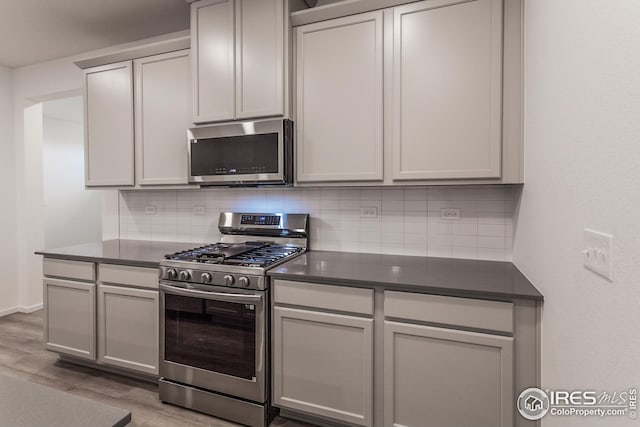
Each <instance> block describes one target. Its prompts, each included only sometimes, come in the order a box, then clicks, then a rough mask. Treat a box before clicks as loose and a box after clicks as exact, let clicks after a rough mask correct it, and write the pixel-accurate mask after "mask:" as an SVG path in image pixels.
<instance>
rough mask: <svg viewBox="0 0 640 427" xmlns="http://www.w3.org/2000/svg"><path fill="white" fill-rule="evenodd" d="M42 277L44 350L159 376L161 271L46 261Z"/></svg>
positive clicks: (88, 263)
mask: <svg viewBox="0 0 640 427" xmlns="http://www.w3.org/2000/svg"><path fill="white" fill-rule="evenodd" d="M43 273H44V276H45V278H44V281H43V283H44V309H45V325H44V343H45V348H47V349H49V350H52V351H55V352H57V353H60V354H63V355H69V356H74V357H76V358H81V359H86V360H90V361H93V362H94V363H93V364H94V365H95V366H96V367H100V366H105V365H109V366H112V367H117V368H125V369H127V370H128V371H135V372H136V373H139V374H146V376H157V375H158V360H159V295H158V271H157V269H155V268H146V267H137V266H129V265H115V264H103V263H98V264H95V263H93V262H85V261H75V260H61V259H54V258H45V259H44V262H43Z"/></svg>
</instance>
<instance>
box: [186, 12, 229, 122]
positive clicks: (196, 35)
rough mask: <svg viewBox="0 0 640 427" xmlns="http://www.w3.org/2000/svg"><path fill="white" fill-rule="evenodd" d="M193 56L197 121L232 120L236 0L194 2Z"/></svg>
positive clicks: (195, 117) (192, 21)
mask: <svg viewBox="0 0 640 427" xmlns="http://www.w3.org/2000/svg"><path fill="white" fill-rule="evenodd" d="M191 55H192V61H193V63H192V72H193V74H192V76H193V101H194V103H193V114H194V119H193V122H194V123H203V122H214V121H221V120H233V118H234V112H235V102H234V99H235V98H234V86H235V84H234V83H235V80H234V73H235V70H234V69H235V65H234V6H233V0H201V1H198V2H195V3H192V4H191Z"/></svg>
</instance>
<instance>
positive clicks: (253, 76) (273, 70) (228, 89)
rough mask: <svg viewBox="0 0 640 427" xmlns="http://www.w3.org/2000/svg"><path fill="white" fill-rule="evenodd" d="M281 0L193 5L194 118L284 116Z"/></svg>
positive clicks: (196, 120)
mask: <svg viewBox="0 0 640 427" xmlns="http://www.w3.org/2000/svg"><path fill="white" fill-rule="evenodd" d="M284 14H285V10H284V6H283V0H261V1H251V0H201V1H197V2H194V3H192V4H191V47H192V52H193V59H192V75H193V122H194V123H206V122H217V121H230V120H234V119H245V118H252V117H264V116H277V115H283V114H284V68H285V66H284V60H285V53H284V50H285V21H284Z"/></svg>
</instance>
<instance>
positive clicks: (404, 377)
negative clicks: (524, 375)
mask: <svg viewBox="0 0 640 427" xmlns="http://www.w3.org/2000/svg"><path fill="white" fill-rule="evenodd" d="M384 388H385V391H384V392H385V396H384V404H385V407H384V425H385V426H398V427H399V426H434V427H500V426H501V427H508V426H511V425H512V422H513V338H512V337H505V336H498V335H491V334H484V333H476V332H469V331H461V330H454V329H446V328H437V327H432V326H424V325H415V324H409V323H400V322H393V321H385V323H384Z"/></svg>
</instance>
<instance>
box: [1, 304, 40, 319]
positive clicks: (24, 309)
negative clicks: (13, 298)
mask: <svg viewBox="0 0 640 427" xmlns="http://www.w3.org/2000/svg"><path fill="white" fill-rule="evenodd" d="M42 307H43V305H42V303H40V304H34V305H31V306H28V307H27V306H24V305H19V306H17V307H9V308H5V309H4V310H0V317H2V316H8V315H10V314H13V313H33V312H34V311H38V310H41V309H42Z"/></svg>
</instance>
